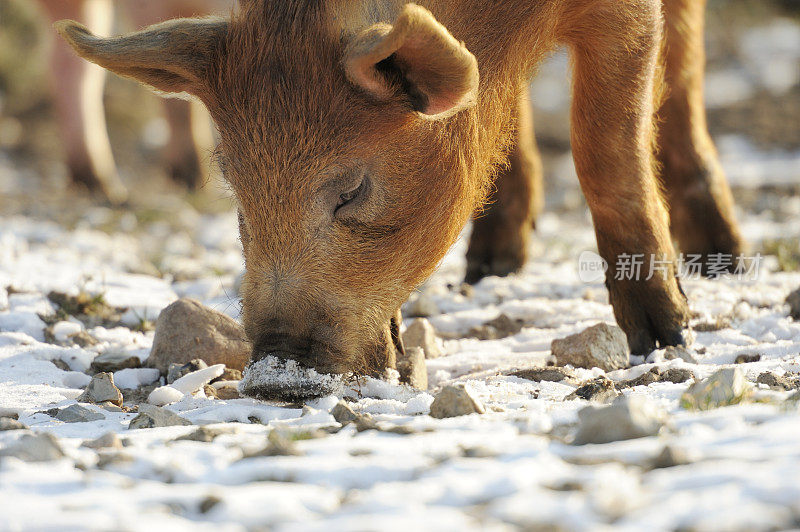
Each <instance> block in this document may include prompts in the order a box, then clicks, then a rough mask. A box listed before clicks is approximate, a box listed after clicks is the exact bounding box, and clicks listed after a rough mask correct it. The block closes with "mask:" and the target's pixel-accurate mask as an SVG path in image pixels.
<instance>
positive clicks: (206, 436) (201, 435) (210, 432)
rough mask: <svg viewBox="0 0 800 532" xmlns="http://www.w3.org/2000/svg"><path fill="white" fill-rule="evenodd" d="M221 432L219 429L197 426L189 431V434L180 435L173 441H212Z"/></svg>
mask: <svg viewBox="0 0 800 532" xmlns="http://www.w3.org/2000/svg"><path fill="white" fill-rule="evenodd" d="M223 433H224V431H222V430H220V429H210V428H208V427H198V428H197V429H196V430H194V431H192V432H190V433H189V434H186V435H185V436H181V437H180V438H176V439H175V441H200V442H203V443H210V442H212V441H214V438H216V437H217V436H219V435H220V434H223Z"/></svg>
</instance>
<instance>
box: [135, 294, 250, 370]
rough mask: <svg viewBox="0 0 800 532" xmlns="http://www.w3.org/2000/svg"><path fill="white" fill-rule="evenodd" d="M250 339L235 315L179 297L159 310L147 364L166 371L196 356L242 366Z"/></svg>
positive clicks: (234, 366)
mask: <svg viewBox="0 0 800 532" xmlns="http://www.w3.org/2000/svg"><path fill="white" fill-rule="evenodd" d="M250 350H251V346H250V343H249V342H248V341H247V337H246V336H245V333H244V329H243V328H242V326H241V325H239V323H237V322H236V321H235V320H234V319H232V318H230V317H228V316H226V315H225V314H222V313H221V312H217V311H215V310H213V309H210V308H208V307H205V306H203V305H201V304H200V303H199V302H198V301H195V300H194V299H188V298H182V299H179V300H178V301H176V302H174V303H172V304H171V305H170V306H168V307H167V308H165V309H164V310H162V311H161V314H160V315H159V316H158V320H157V321H156V332H155V337H154V338H153V349H152V351H151V352H150V357H149V358H148V359H147V364H148V366H150V367H154V368H158V369H159V370H160V371H161V372H162V373H166V372H167V369H168V368H169V365H170V364H172V363H178V364H186V363H187V362H189V361H191V360H193V359H196V358H199V359H202V360H203V361H205V362H206V363H207V364H211V365H213V364H225V365H226V366H228V367H230V368H234V369H238V370H243V369H244V366H245V364H247V362H248V361H249V360H250Z"/></svg>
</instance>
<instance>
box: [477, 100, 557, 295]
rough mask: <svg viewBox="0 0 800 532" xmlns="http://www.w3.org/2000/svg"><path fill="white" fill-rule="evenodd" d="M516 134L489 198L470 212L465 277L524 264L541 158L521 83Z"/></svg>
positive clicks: (538, 205)
mask: <svg viewBox="0 0 800 532" xmlns="http://www.w3.org/2000/svg"><path fill="white" fill-rule="evenodd" d="M515 116H516V120H517V136H516V139H515V143H514V146H513V148H512V149H511V152H510V153H509V161H508V162H509V164H508V166H507V167H506V168H504V169H503V170H502V171H501V172H500V174H499V175H498V176H497V179H496V180H495V190H494V193H493V194H492V196H491V197H490V198H489V202H488V203H487V204H486V205H485V206H484V207H483V208H482V209H481V210H479V211H478V212H477V213H476V217H475V221H474V222H473V225H472V236H471V237H470V241H469V249H468V250H467V274H466V277H465V281H466V282H468V283H476V282H478V281H480V280H481V279H482V278H483V277H486V276H487V275H499V276H505V275H508V274H510V273H513V272H516V271H518V270H519V269H520V268H522V266H523V265H524V264H525V260H526V259H527V253H528V242H529V238H530V231H531V226H532V225H534V223H535V221H536V217H537V216H538V214H539V212H540V211H541V209H542V204H543V196H544V194H543V190H542V189H543V187H542V161H541V158H540V156H539V150H538V148H537V147H536V139H535V138H534V134H533V112H532V110H531V104H530V99H529V96H528V90H527V84H526V86H525V87H523V88H522V90H521V91H520V95H519V98H518V104H517V108H516V110H515Z"/></svg>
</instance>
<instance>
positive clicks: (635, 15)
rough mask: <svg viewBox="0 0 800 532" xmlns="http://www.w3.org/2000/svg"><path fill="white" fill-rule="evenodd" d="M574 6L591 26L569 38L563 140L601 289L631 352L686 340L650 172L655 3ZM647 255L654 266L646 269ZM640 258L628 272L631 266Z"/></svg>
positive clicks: (657, 30)
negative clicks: (587, 219) (582, 201)
mask: <svg viewBox="0 0 800 532" xmlns="http://www.w3.org/2000/svg"><path fill="white" fill-rule="evenodd" d="M578 4H580V5H581V7H582V9H581V11H582V12H581V14H580V15H577V16H586V17H588V18H585V19H583V21H584V23H585V24H586V25H587V26H586V27H590V28H592V29H593V31H591V32H574V33H572V34H571V38H568V39H567V40H568V42H569V44H570V48H571V52H572V55H573V62H574V83H573V107H572V111H571V115H572V133H571V138H572V147H573V153H574V158H575V167H576V169H577V172H578V178H579V180H580V184H581V188H582V189H583V193H584V195H585V196H586V201H587V203H588V205H589V209H590V210H591V213H592V218H593V221H594V228H595V234H596V236H597V247H598V250H599V252H600V255H601V256H602V257H603V258H604V259H605V260H606V262H607V263H608V270H607V272H606V286H607V287H608V290H609V297H610V301H611V304H612V306H613V308H614V315H615V317H616V319H617V323H618V324H619V326H620V327H621V328H622V329H623V330H624V331H625V333H626V335H627V337H628V343H629V345H630V349H631V352H632V353H634V354H638V355H644V354H647V353H649V352H650V351H651V350H652V349H654V348H655V347H656V345H660V346H666V345H677V344H683V343H684V342H685V340H684V336H683V329H684V326H685V324H686V322H687V318H688V307H687V304H686V298H685V296H684V294H683V292H682V290H681V288H680V286H679V284H678V281H677V278H676V277H675V263H674V250H673V247H672V242H671V239H670V233H669V225H668V221H667V220H668V215H667V211H666V208H665V206H664V204H663V202H662V200H661V198H660V195H659V187H658V182H657V179H656V176H655V173H654V166H655V164H654V154H653V149H652V144H653V142H652V140H653V135H654V126H653V115H654V111H655V110H654V108H653V107H654V105H653V101H654V98H653V94H654V83H655V72H656V64H657V55H658V51H659V46H660V39H661V30H662V24H661V2H660V0H625V1H615V2H610V3H609V2H598V3H597V4H596V7H595V8H592V7H590V6H591V4H589V5H588V6H587V4H586V3H583V2H578ZM651 261H654V262H653V263H652V264H653V265H654V266H655V269H654V273H653V275H650V266H651ZM639 262H641V263H643V265H642V267H641V271H640V272H638V273H637V272H636V267H635V265H636V263H639Z"/></svg>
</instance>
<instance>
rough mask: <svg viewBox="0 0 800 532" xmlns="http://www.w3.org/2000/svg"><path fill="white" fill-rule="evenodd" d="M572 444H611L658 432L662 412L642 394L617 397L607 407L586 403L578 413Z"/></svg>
mask: <svg viewBox="0 0 800 532" xmlns="http://www.w3.org/2000/svg"><path fill="white" fill-rule="evenodd" d="M578 420H579V426H578V433H577V435H576V436H575V441H574V443H575V445H584V444H587V443H610V442H613V441H620V440H632V439H635V438H644V437H646V436H653V435H655V434H658V431H659V430H660V429H661V427H662V426H663V424H664V414H663V413H662V412H661V411H660V410H659V409H658V408H657V407H656V406H655V404H654V403H653V402H652V401H651V400H649V399H647V398H646V397H645V396H641V395H633V396H628V397H626V396H622V397H618V398H617V399H615V400H614V402H613V403H611V404H610V405H608V406H602V407H595V406H587V407H586V408H582V409H581V410H580V411H579V412H578Z"/></svg>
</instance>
